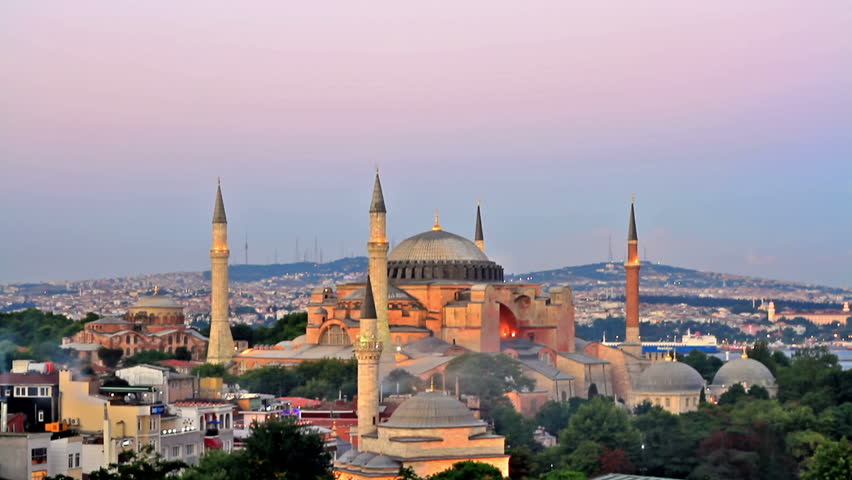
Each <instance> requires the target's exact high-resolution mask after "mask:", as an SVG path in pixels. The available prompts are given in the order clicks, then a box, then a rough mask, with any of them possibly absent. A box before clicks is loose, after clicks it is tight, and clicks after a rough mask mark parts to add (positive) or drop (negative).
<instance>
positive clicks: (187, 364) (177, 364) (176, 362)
mask: <svg viewBox="0 0 852 480" xmlns="http://www.w3.org/2000/svg"><path fill="white" fill-rule="evenodd" d="M157 363H158V364H160V365H166V366H169V367H197V366H199V365H201V362H191V361H189V360H175V359H171V360H162V361H160V362H157Z"/></svg>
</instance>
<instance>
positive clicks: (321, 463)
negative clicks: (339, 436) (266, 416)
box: [240, 417, 331, 480]
mask: <svg viewBox="0 0 852 480" xmlns="http://www.w3.org/2000/svg"><path fill="white" fill-rule="evenodd" d="M244 452H245V459H246V461H245V464H244V465H242V467H241V469H240V471H241V472H242V478H256V479H265V478H278V477H280V475H281V474H282V473H286V477H287V480H317V479H329V480H330V479H331V471H330V467H331V457H330V456H329V454H328V452H326V451H325V444H324V441H323V439H322V437H321V436H320V435H319V434H317V433H314V432H313V431H312V430H311V429H310V426H306V425H299V424H298V423H296V420H295V419H294V418H292V417H282V418H279V419H274V420H267V421H266V422H264V423H262V424H254V425H253V428H252V434H251V435H250V436H249V437H248V438H247V439H246V443H245V450H244Z"/></svg>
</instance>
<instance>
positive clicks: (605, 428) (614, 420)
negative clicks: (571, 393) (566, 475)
mask: <svg viewBox="0 0 852 480" xmlns="http://www.w3.org/2000/svg"><path fill="white" fill-rule="evenodd" d="M559 438H560V447H562V448H563V451H564V452H565V453H569V452H571V451H573V450H574V449H575V448H578V446H579V445H580V443H581V442H582V441H584V440H586V441H592V442H596V443H598V444H599V445H600V446H602V447H607V448H609V449H610V450H615V449H618V448H620V449H622V450H623V451H624V452H625V453H626V454H627V456H628V457H629V458H631V459H633V458H635V457H636V456H637V455H638V453H639V446H640V443H641V441H640V437H639V430H637V429H636V427H634V426H633V424H631V423H630V421H629V420H628V418H627V412H625V411H624V409H622V408H621V407H620V406H618V405H617V404H615V403H614V402H613V401H612V400H610V399H607V398H606V397H601V396H597V397H595V398H593V399H591V400H589V402H588V403H586V404H584V405H582V406H581V407H580V408H578V409H577V413H575V414H574V415H572V416H571V420H570V421H569V422H568V427H567V428H565V429H564V430H563V431H562V433H561V434H560V435H559ZM581 471H583V472H584V473H589V474H590V473H594V472H589V471H587V470H581Z"/></svg>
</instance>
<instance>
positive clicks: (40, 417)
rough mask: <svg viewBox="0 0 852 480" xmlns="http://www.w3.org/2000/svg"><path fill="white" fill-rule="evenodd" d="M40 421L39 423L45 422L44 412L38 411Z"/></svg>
mask: <svg viewBox="0 0 852 480" xmlns="http://www.w3.org/2000/svg"><path fill="white" fill-rule="evenodd" d="M38 421H39V422H43V421H44V410H39V411H38Z"/></svg>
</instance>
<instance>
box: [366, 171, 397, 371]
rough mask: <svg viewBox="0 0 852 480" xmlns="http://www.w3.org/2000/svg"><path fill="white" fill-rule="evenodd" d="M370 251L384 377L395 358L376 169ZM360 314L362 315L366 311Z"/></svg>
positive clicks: (382, 207)
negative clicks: (389, 316)
mask: <svg viewBox="0 0 852 480" xmlns="http://www.w3.org/2000/svg"><path fill="white" fill-rule="evenodd" d="M367 251H368V253H369V265H368V269H367V270H368V275H369V277H370V279H371V282H372V285H373V291H372V295H373V296H374V298H375V304H376V319H377V320H378V322H377V331H376V336H377V337H378V339H379V341H380V342H381V343H382V345H384V351H383V352H382V361H381V372H380V375H381V377H382V378H384V377H385V376H387V374H389V373H390V372H391V370H393V369H394V367H395V361H394V352H393V344H391V341H390V326H389V325H388V238H387V209H386V208H385V197H384V195H383V194H382V182H381V180H379V171H378V170H376V182H375V184H374V185H373V198H372V201H371V202H370V241H369V242H367ZM361 316H362V318H363V313H362V314H361Z"/></svg>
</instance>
